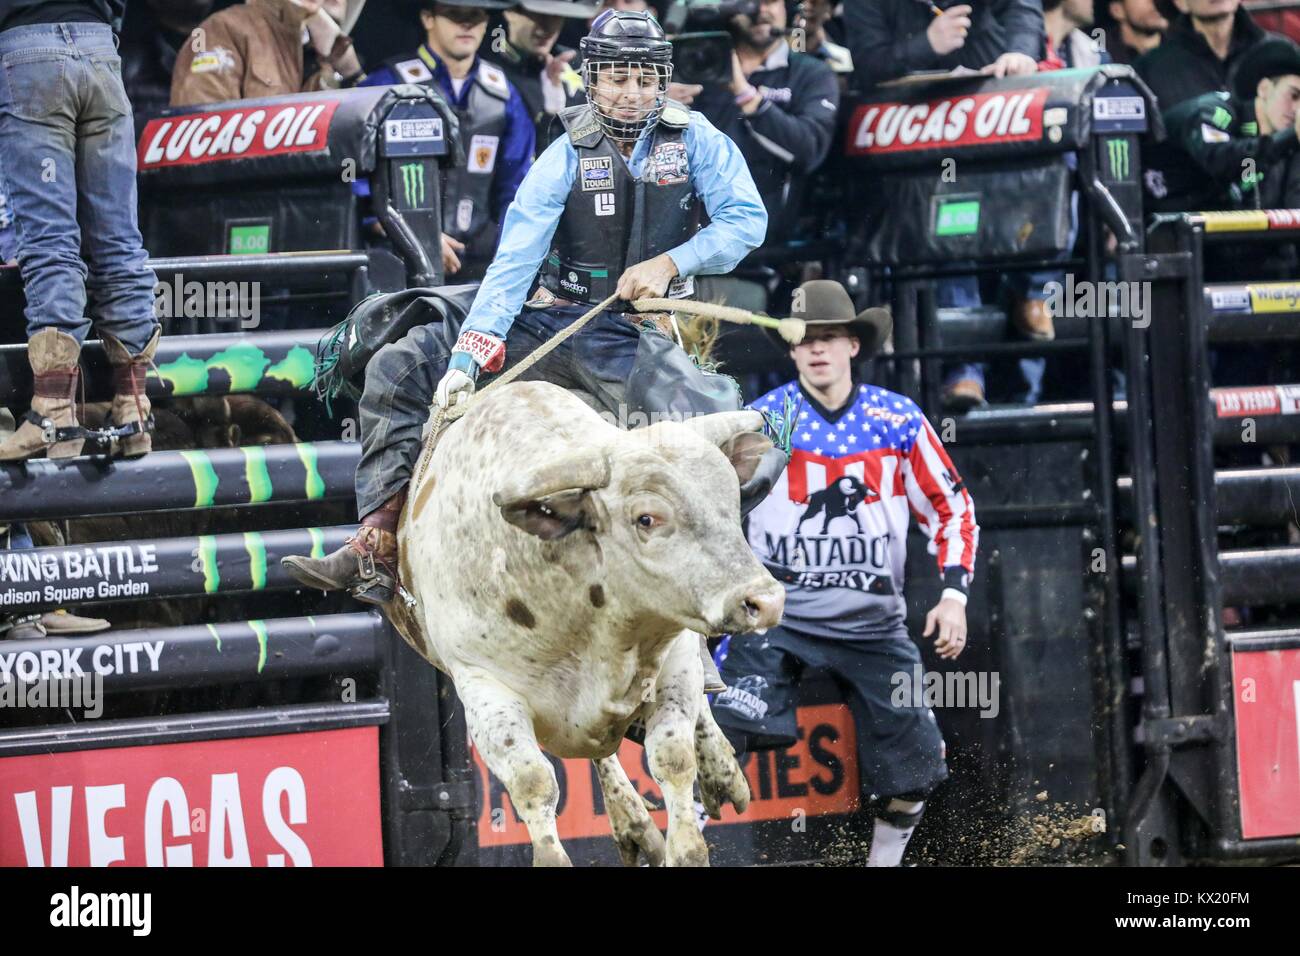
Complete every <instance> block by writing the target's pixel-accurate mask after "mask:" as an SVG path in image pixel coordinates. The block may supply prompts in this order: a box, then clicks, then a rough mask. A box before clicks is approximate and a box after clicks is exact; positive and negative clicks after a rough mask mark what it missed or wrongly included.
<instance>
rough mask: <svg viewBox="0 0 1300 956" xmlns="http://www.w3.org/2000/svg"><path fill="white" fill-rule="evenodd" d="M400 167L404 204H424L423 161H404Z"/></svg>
mask: <svg viewBox="0 0 1300 956" xmlns="http://www.w3.org/2000/svg"><path fill="white" fill-rule="evenodd" d="M401 169H402V195H403V196H404V197H405V199H406V205H407V206H408V207H410V208H413V209H414V208H417V207H419V206H423V205H424V163H406V164H405V165H403V166H402V167H401Z"/></svg>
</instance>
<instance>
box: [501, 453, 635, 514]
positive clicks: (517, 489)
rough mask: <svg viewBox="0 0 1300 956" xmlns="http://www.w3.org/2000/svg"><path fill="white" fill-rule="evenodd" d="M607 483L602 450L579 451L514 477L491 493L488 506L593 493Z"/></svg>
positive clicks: (607, 474)
mask: <svg viewBox="0 0 1300 956" xmlns="http://www.w3.org/2000/svg"><path fill="white" fill-rule="evenodd" d="M608 484H609V458H608V457H607V456H606V454H605V452H604V450H603V449H599V448H581V449H575V450H573V451H571V452H569V453H568V454H566V455H564V456H563V457H561V458H558V459H552V460H550V461H547V462H544V463H542V464H540V465H537V466H536V467H534V468H529V469H525V470H523V471H521V472H519V473H517V474H515V475H514V476H513V477H512V478H511V479H510V480H509V481H507V482H506V484H505V485H504V486H503V487H502V488H501V489H499V490H498V491H496V492H494V493H493V495H492V503H493V504H494V505H496V506H497V507H498V508H511V507H515V506H518V505H520V504H522V503H523V502H526V501H537V500H539V499H541V498H549V497H550V496H551V495H555V494H559V493H560V492H561V491H594V490H595V489H597V488H604V487H605V486H606V485H608Z"/></svg>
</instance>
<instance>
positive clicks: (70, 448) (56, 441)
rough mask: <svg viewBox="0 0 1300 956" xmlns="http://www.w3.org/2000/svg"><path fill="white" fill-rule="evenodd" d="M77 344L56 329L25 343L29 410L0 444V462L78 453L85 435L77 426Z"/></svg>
mask: <svg viewBox="0 0 1300 956" xmlns="http://www.w3.org/2000/svg"><path fill="white" fill-rule="evenodd" d="M80 355H81V345H80V343H78V342H77V340H76V339H74V338H73V337H72V336H71V335H69V334H68V333H66V332H60V331H59V330H58V329H41V330H40V331H39V332H37V333H36V334H35V335H33V336H32V337H31V339H29V340H28V342H27V361H28V362H29V363H30V364H31V366H32V378H33V384H34V388H33V396H32V408H31V411H29V412H28V413H27V414H26V415H25V416H24V417H23V420H22V422H21V423H20V424H19V425H18V430H17V431H15V432H14V433H13V434H12V435H10V436H9V437H8V438H6V439H5V440H4V442H2V443H0V461H16V460H18V459H21V458H28V457H30V456H32V455H34V454H37V453H38V452H42V451H44V452H45V453H46V455H47V456H48V457H50V458H72V457H75V456H76V455H79V454H81V446H82V443H83V442H84V441H85V435H84V433H83V432H82V431H81V429H80V426H78V424H77V411H76V406H75V405H74V404H73V403H74V399H75V396H76V392H77V376H78V375H79V373H80V371H81V370H80V369H79V368H78V366H77V359H78V358H79V357H80Z"/></svg>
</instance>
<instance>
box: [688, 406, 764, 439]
mask: <svg viewBox="0 0 1300 956" xmlns="http://www.w3.org/2000/svg"><path fill="white" fill-rule="evenodd" d="M682 424H684V425H687V426H688V427H690V428H692V429H694V430H695V433H696V434H697V435H699V436H700V437H701V438H703V439H705V440H706V441H710V442H712V443H713V444H715V445H717V446H718V447H719V448H721V447H723V446H724V445H726V443H727V442H729V441H731V439H733V438H735V437H736V436H737V435H739V434H741V433H742V432H761V431H762V430H763V416H762V415H761V414H759V413H758V412H755V411H751V410H749V409H743V410H741V411H738V412H714V413H713V414H712V415H696V416H694V417H692V418H688V419H687V420H686V421H685V422H683V423H682Z"/></svg>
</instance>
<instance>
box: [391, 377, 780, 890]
mask: <svg viewBox="0 0 1300 956" xmlns="http://www.w3.org/2000/svg"><path fill="white" fill-rule="evenodd" d="M761 424H762V419H761V417H760V416H759V415H758V413H756V412H749V411H739V412H724V413H719V414H714V415H707V416H701V417H698V418H695V419H693V420H691V421H689V422H686V423H677V422H661V423H658V424H655V425H653V426H651V427H649V428H642V429H637V430H635V431H621V430H619V429H618V428H615V427H614V426H613V425H610V424H608V423H607V422H605V421H603V420H602V419H601V418H600V417H599V416H598V415H597V414H596V413H595V412H594V411H592V410H591V409H589V408H588V407H587V406H586V405H585V404H584V403H583V402H582V401H581V400H580V399H578V398H576V397H574V396H573V395H571V394H569V393H568V392H567V391H565V390H563V389H561V388H558V387H557V386H554V385H550V384H548V383H544V382H527V383H515V384H511V385H509V386H505V387H502V388H501V389H497V390H493V391H492V392H490V393H487V394H484V395H483V396H482V398H481V399H479V400H477V401H476V402H475V404H474V406H473V407H472V409H471V410H470V411H469V412H468V413H467V414H466V415H465V416H464V417H463V418H461V419H460V420H459V421H458V422H456V423H455V424H454V425H452V426H451V427H450V428H449V429H448V430H447V432H446V433H445V434H444V435H443V437H442V439H441V440H440V442H439V444H438V447H437V449H436V451H435V452H434V455H433V458H432V460H431V462H430V464H429V467H428V468H427V470H426V471H425V473H424V475H423V477H422V479H421V480H419V481H417V482H416V483H415V484H413V486H412V487H411V489H410V493H409V495H408V498H407V506H406V510H405V512H404V513H403V515H402V519H401V524H400V525H399V529H398V538H399V542H400V549H401V554H402V566H401V576H402V581H403V583H404V585H405V587H406V588H407V589H408V590H409V592H410V594H411V596H412V597H413V599H414V605H413V606H407V605H405V604H403V602H402V601H400V600H398V601H393V602H391V603H390V604H389V606H388V608H387V611H388V613H389V616H390V618H392V619H393V621H394V623H395V624H396V626H397V627H398V630H399V631H401V632H402V634H403V636H404V637H406V639H407V640H408V641H409V642H410V643H411V644H412V646H413V647H415V649H416V650H417V651H418V652H419V653H420V654H422V655H423V656H424V657H425V658H426V659H428V660H429V661H430V662H431V663H433V664H434V665H435V666H437V667H439V668H440V669H441V670H443V671H445V672H446V673H447V674H449V675H450V676H451V679H452V681H453V682H454V683H455V686H456V691H457V693H458V694H459V696H460V698H461V700H462V701H463V703H464V705H465V717H466V721H467V723H468V726H469V732H470V735H471V736H472V737H473V739H474V743H475V745H476V746H477V748H478V750H479V752H480V753H481V754H482V756H483V759H484V761H485V762H486V763H487V765H488V767H489V768H490V769H491V770H492V772H493V773H494V774H495V775H496V776H497V777H498V778H499V779H500V780H501V781H502V782H503V783H504V784H505V786H506V789H507V790H508V791H509V793H510V800H511V803H512V804H513V805H514V808H515V812H516V813H518V814H519V816H520V818H521V819H522V820H523V821H524V823H525V824H526V825H527V827H528V832H529V835H530V837H531V840H532V845H533V862H534V864H535V865H567V864H568V862H569V859H568V856H567V854H566V853H565V851H564V848H563V847H562V846H561V845H560V841H559V834H558V833H557V830H556V820H555V812H556V803H557V801H558V797H559V790H558V787H557V785H556V779H555V772H554V770H553V769H552V767H551V764H550V763H549V762H548V761H547V760H546V758H545V757H544V756H543V755H542V751H543V750H546V751H548V752H550V753H552V754H554V755H556V756H558V757H585V758H589V759H591V760H593V761H595V762H596V764H597V770H598V777H599V779H600V782H601V787H602V789H603V791H604V794H605V803H606V806H607V807H608V809H609V815H610V823H611V826H612V828H613V831H614V837H615V840H616V842H617V843H618V846H619V851H620V854H621V856H622V858H623V861H624V862H625V863H627V864H629V865H635V864H636V862H637V857H638V852H640V853H642V854H644V855H645V856H646V858H647V859H649V861H650V862H651V863H655V864H657V863H661V862H665V861H666V862H667V863H668V864H669V865H689V864H695V865H705V864H707V863H708V849H707V847H706V845H705V843H704V839H703V837H702V836H701V834H700V831H699V828H698V827H697V825H696V822H695V814H694V802H693V796H692V787H693V786H694V784H695V783H696V780H697V777H698V780H699V783H700V791H701V797H702V799H703V801H704V804H705V808H706V810H707V811H708V812H709V813H710V814H711V815H713V816H715V817H716V816H717V815H718V814H719V813H720V808H721V806H722V804H723V803H724V802H726V801H730V802H732V803H733V804H734V805H735V806H736V807H737V809H738V810H743V809H744V807H745V805H746V804H747V803H748V800H749V789H748V786H747V785H746V783H745V779H744V776H743V774H742V773H741V771H740V768H739V767H738V766H737V764H736V760H735V757H734V754H733V752H732V750H731V747H730V745H729V744H728V743H727V741H726V739H725V738H724V737H723V736H722V733H721V732H720V731H719V730H718V727H717V725H716V724H715V723H714V722H713V718H712V715H711V714H710V712H709V708H708V706H707V704H706V702H705V700H704V696H703V675H702V672H701V667H700V658H699V653H698V645H699V634H706V635H714V634H721V633H724V632H725V633H732V634H735V633H743V632H747V631H753V630H759V629H763V628H766V627H770V626H772V625H774V624H776V623H777V622H778V621H779V620H780V617H781V611H782V608H783V605H784V600H785V592H784V590H783V589H782V588H781V586H780V585H779V584H778V583H777V582H776V581H775V580H773V578H772V577H771V576H770V575H769V574H768V573H767V571H766V570H765V569H764V568H763V566H762V565H761V564H760V563H759V562H758V561H757V560H756V559H755V557H754V555H753V554H752V553H751V551H750V549H749V547H748V546H747V545H746V543H745V540H744V538H743V536H742V534H741V530H740V507H739V482H740V481H743V480H745V479H747V478H748V477H749V476H750V475H751V474H752V473H753V470H754V468H755V466H756V464H757V461H758V458H759V457H760V456H761V455H762V453H763V452H764V451H765V450H766V449H767V448H769V447H770V443H769V442H768V441H767V439H766V438H764V437H763V436H762V435H761V434H759V431H758V430H759V428H760V427H761ZM638 718H640V719H643V720H644V721H645V726H646V735H645V748H646V753H647V757H648V762H649V766H650V770H651V773H652V774H653V775H654V778H655V780H656V781H657V782H658V784H659V786H660V788H661V789H662V791H663V794H664V799H665V802H666V804H667V808H668V831H667V841H666V844H665V840H664V837H663V836H662V835H661V834H660V833H659V831H658V829H657V828H656V827H655V825H654V824H653V822H652V821H651V820H650V817H649V814H648V813H647V811H646V808H645V806H644V804H643V803H642V801H641V799H640V798H639V796H638V795H637V793H636V792H635V790H634V789H633V788H632V786H631V784H630V782H629V781H628V778H627V775H626V774H625V773H624V771H623V768H622V767H621V765H620V764H619V762H618V758H617V757H616V756H615V752H616V750H617V749H618V746H619V743H620V742H621V741H622V739H623V735H624V733H625V731H626V730H627V728H628V727H629V725H630V724H631V723H632V722H633V721H634V720H635V719H638Z"/></svg>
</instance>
